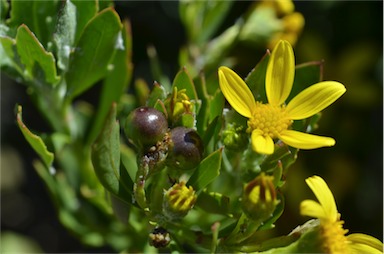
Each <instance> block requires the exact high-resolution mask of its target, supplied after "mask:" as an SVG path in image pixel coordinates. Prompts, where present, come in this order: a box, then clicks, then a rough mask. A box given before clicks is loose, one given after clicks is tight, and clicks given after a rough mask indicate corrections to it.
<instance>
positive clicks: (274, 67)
mask: <svg viewBox="0 0 384 254" xmlns="http://www.w3.org/2000/svg"><path fill="white" fill-rule="evenodd" d="M294 77H295V57H294V55H293V49H292V46H291V44H289V42H287V41H283V40H281V41H279V42H278V44H277V45H276V47H275V48H274V49H273V51H272V54H271V58H270V59H269V62H268V67H267V73H266V77H265V91H266V93H267V98H268V102H269V104H271V105H273V106H279V105H281V104H283V103H284V102H285V100H286V99H287V98H288V96H289V93H290V92H291V89H292V85H293V79H294Z"/></svg>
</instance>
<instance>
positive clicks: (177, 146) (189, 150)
mask: <svg viewBox="0 0 384 254" xmlns="http://www.w3.org/2000/svg"><path fill="white" fill-rule="evenodd" d="M203 151H204V146H203V141H202V140H201V138H200V136H199V134H197V132H196V131H195V130H194V129H191V128H185V127H176V128H174V129H172V130H171V131H170V142H169V150H168V158H167V165H168V166H171V167H174V168H178V169H181V170H188V169H193V168H195V167H197V166H198V165H199V163H200V161H201V160H202V157H203Z"/></svg>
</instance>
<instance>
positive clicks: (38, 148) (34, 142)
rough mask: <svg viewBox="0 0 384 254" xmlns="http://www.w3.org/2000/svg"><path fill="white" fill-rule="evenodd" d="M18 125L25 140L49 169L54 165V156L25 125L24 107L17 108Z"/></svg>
mask: <svg viewBox="0 0 384 254" xmlns="http://www.w3.org/2000/svg"><path fill="white" fill-rule="evenodd" d="M16 118H17V124H18V126H19V128H20V130H21V132H22V133H23V135H24V138H25V139H26V140H27V141H28V143H29V144H30V145H31V146H32V148H33V149H34V150H35V152H36V153H37V154H38V155H39V156H40V158H41V159H42V160H43V162H44V164H45V166H46V167H47V168H49V167H50V166H51V165H52V162H53V158H54V155H53V153H51V152H50V151H48V149H47V146H46V145H45V143H44V141H43V140H42V139H41V137H39V136H37V135H35V134H33V133H32V132H31V131H30V130H29V129H28V128H27V126H25V124H24V123H23V119H22V107H21V106H18V107H17V116H16Z"/></svg>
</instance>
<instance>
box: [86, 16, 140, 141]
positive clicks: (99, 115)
mask: <svg viewBox="0 0 384 254" xmlns="http://www.w3.org/2000/svg"><path fill="white" fill-rule="evenodd" d="M119 37H120V38H119V39H118V40H121V43H122V44H121V45H120V47H118V48H117V49H116V53H115V55H114V58H113V60H112V63H111V65H110V66H111V67H112V68H111V70H109V71H108V72H107V75H106V77H105V79H104V82H103V86H102V90H101V93H100V102H99V108H98V110H97V112H96V116H95V119H94V121H93V124H92V127H91V131H90V133H89V136H88V142H89V143H91V142H93V141H94V139H95V138H96V136H97V135H98V133H99V132H100V130H101V128H102V125H103V121H104V119H105V117H106V115H107V114H108V110H109V107H110V105H111V104H112V102H116V103H118V102H119V101H120V97H121V95H122V94H123V93H124V91H125V90H126V89H127V88H128V85H129V82H130V81H131V77H132V69H133V66H132V62H131V55H132V38H131V28H130V24H129V23H128V21H125V22H124V23H123V29H122V32H121V34H120V35H119Z"/></svg>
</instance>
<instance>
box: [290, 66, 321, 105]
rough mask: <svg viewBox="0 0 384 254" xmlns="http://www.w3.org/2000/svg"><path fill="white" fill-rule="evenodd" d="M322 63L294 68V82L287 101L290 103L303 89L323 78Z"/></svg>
mask: <svg viewBox="0 0 384 254" xmlns="http://www.w3.org/2000/svg"><path fill="white" fill-rule="evenodd" d="M322 76H323V62H322V61H318V62H308V63H303V64H300V65H297V66H296V69H295V80H294V82H293V86H292V91H291V93H290V94H289V97H288V99H287V101H290V100H291V99H292V98H293V97H295V96H296V95H297V94H298V93H300V92H301V91H303V90H304V89H305V88H307V87H309V86H311V85H314V84H316V83H318V82H320V81H321V80H322V79H323V78H322Z"/></svg>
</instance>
